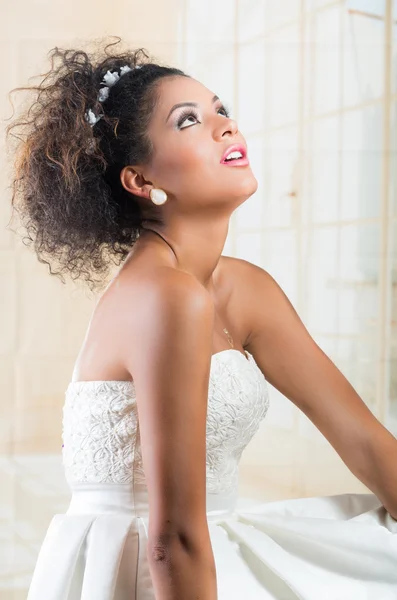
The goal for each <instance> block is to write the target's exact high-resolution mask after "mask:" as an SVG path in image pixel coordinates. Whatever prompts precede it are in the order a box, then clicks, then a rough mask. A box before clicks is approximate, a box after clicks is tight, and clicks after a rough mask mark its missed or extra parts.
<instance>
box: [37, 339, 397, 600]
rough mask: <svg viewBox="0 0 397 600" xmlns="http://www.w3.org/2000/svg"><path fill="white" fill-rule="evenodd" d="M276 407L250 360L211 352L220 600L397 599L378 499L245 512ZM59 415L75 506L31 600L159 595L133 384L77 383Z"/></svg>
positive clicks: (287, 503)
mask: <svg viewBox="0 0 397 600" xmlns="http://www.w3.org/2000/svg"><path fill="white" fill-rule="evenodd" d="M268 405H269V400H268V392H267V383H266V380H265V377H264V376H263V374H262V372H261V370H260V369H259V367H258V365H257V364H256V362H255V360H254V357H253V356H252V355H251V354H249V353H247V356H244V354H242V353H241V352H240V351H239V350H236V349H233V348H231V349H229V350H223V351H221V352H218V353H217V354H214V355H213V356H212V359H211V371H210V381H209V393H208V410H207V516H208V527H209V532H210V536H211V542H212V548H213V553H214V558H215V565H216V572H217V586H218V600H242V599H244V600H270V599H272V600H274V599H277V600H297V599H298V600H320V599H321V600H396V598H397V521H396V520H395V519H394V518H393V517H392V516H391V515H390V514H389V513H388V512H387V511H386V510H385V508H384V507H383V506H382V504H381V502H380V501H379V500H378V499H377V497H376V496H375V495H374V494H353V493H351V494H341V495H335V496H326V497H314V498H298V499H288V500H280V501H275V502H274V501H273V502H265V503H257V504H256V505H252V506H250V507H249V508H245V509H240V508H238V507H237V483H238V463H239V459H240V457H241V454H242V451H243V450H244V448H245V447H246V445H247V444H248V442H249V441H250V440H251V438H252V436H253V435H254V434H255V432H256V431H257V430H258V427H259V424H260V422H261V420H262V419H263V418H264V417H265V415H266V412H267V409H268ZM63 415H64V420H63V441H64V447H63V462H64V468H65V475H66V479H67V481H68V484H69V485H70V488H71V491H72V496H71V502H70V505H69V507H68V510H67V512H66V513H65V514H57V515H55V516H54V517H53V519H52V521H51V523H50V525H49V529H48V532H47V534H46V537H45V539H44V542H43V544H42V547H41V550H40V553H39V556H38V560H37V564H36V568H35V571H34V574H33V579H32V582H31V586H30V590H29V594H28V600H133V599H135V600H149V599H150V600H155V595H154V591H153V588H152V584H151V577H150V570H149V565H148V562H147V557H146V545H147V531H148V495H147V488H146V484H145V473H144V469H143V465H142V457H141V446H140V436H139V421H138V417H137V406H136V401H135V390H134V385H133V383H132V382H128V381H74V382H71V383H70V384H69V386H68V387H67V390H66V394H65V405H64V413H63ZM181 600H182V599H181ZM203 600H205V599H203Z"/></svg>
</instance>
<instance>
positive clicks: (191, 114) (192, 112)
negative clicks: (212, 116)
mask: <svg viewBox="0 0 397 600" xmlns="http://www.w3.org/2000/svg"><path fill="white" fill-rule="evenodd" d="M219 111H223V114H224V115H225V117H227V118H229V117H230V112H229V110H228V109H227V108H226V106H224V105H223V106H220V107H219V108H218V112H219ZM191 117H193V118H194V119H195V120H196V121H198V122H199V123H200V121H199V120H198V114H197V113H196V111H195V110H192V109H187V110H184V111H183V112H182V113H181V115H180V116H179V119H178V121H177V126H178V127H179V129H186V127H181V125H182V123H184V122H185V121H187V119H188V118H191ZM189 127H190V125H189Z"/></svg>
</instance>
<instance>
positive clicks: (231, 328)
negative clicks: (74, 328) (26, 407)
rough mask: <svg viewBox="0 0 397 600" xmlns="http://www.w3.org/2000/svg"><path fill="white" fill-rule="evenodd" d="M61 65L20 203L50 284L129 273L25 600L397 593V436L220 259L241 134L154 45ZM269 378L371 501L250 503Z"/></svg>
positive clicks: (70, 394)
mask: <svg viewBox="0 0 397 600" xmlns="http://www.w3.org/2000/svg"><path fill="white" fill-rule="evenodd" d="M106 50H107V48H106ZM53 53H54V58H57V59H60V60H61V63H60V66H59V67H58V68H57V69H55V68H54V67H53V70H52V72H50V74H49V75H48V83H47V85H46V86H44V85H41V86H40V87H39V88H38V89H39V96H38V101H37V103H36V104H35V105H34V106H33V108H32V111H31V113H30V114H31V115H33V117H32V118H31V119H30V126H31V127H30V129H29V130H28V132H27V135H26V138H25V140H24V141H23V142H22V143H21V147H20V151H19V155H18V160H17V175H16V178H15V181H14V186H15V188H14V196H15V197H13V204H14V205H15V206H17V203H16V198H19V200H20V202H19V206H18V209H19V212H20V213H21V216H22V218H23V219H24V220H25V223H26V226H27V229H28V231H29V233H30V239H31V240H32V241H34V244H35V250H36V252H37V254H38V256H39V258H40V260H44V257H45V256H46V258H47V259H48V261H46V262H49V263H50V261H54V260H55V259H56V260H57V262H58V270H57V271H56V272H57V273H58V274H62V273H64V272H68V273H70V274H72V276H73V277H74V278H76V277H78V276H80V277H83V278H85V279H86V280H87V281H89V283H90V286H91V287H92V288H93V287H95V285H96V282H95V281H94V280H93V279H91V277H90V274H94V273H99V274H102V273H103V272H104V270H105V269H106V266H107V261H106V256H105V255H104V250H106V252H107V253H108V254H110V256H113V257H114V256H116V255H117V254H118V255H119V257H120V261H121V260H123V261H124V262H123V265H122V267H121V268H120V270H119V271H118V272H117V274H116V276H115V277H114V278H113V279H112V281H111V282H110V283H109V284H108V286H107V287H106V289H105V290H104V292H103V294H102V295H101V297H100V299H99V301H98V303H97V305H96V307H95V310H94V313H93V315H92V318H91V321H90V324H89V328H88V331H87V335H86V337H85V340H84V343H83V345H82V348H81V351H80V353H79V356H78V358H77V361H76V365H75V368H74V372H73V376H72V381H71V382H70V383H69V385H68V387H67V390H66V395H65V405H64V420H63V441H64V446H63V460H64V466H65V474H66V478H67V481H68V483H69V485H70V487H71V490H72V498H71V502H70V506H69V508H68V510H67V512H66V514H58V515H55V516H54V518H53V520H52V522H51V524H50V526H49V530H48V532H47V535H46V537H45V540H44V542H43V545H42V548H41V550H40V554H39V557H38V561H37V565H36V568H35V572H34V575H33V579H32V583H31V586H30V591H29V595H28V600H39V599H40V600H43V599H45V600H61V599H62V600H77V599H80V598H81V599H84V600H127V599H132V598H136V599H139V600H147V599H149V598H150V599H154V598H155V599H156V600H181V599H183V600H190V599H191V600H193V599H200V600H215V599H216V598H218V599H219V600H237V599H238V600H241V598H247V599H249V600H259V599H261V600H262V599H269V598H271V599H275V598H277V599H283V600H289V599H294V600H295V599H300V600H314V599H315V600H318V598H320V597H321V598H327V599H329V600H331V599H332V600H337V599H338V600H342V599H343V600H347V599H349V600H351V599H354V600H364V599H367V598H376V599H377V600H386V599H391V598H395V597H397V523H396V516H397V478H396V474H397V468H396V463H397V461H396V459H397V441H396V440H395V438H394V437H393V436H392V435H391V434H390V433H389V432H388V431H387V430H386V429H385V428H384V427H383V426H382V425H381V424H380V423H379V422H378V421H377V420H376V418H375V417H374V416H373V415H372V413H371V412H370V411H369V409H368V408H367V407H366V405H365V404H364V402H363V401H362V400H361V399H360V398H359V396H358V395H357V394H356V392H355V391H354V389H353V388H352V387H351V385H350V384H349V383H348V382H347V380H346V379H345V378H344V377H343V375H342V374H341V373H340V372H339V371H338V369H337V368H336V367H335V366H334V365H333V363H332V362H331V361H330V360H329V359H328V358H327V357H326V356H325V355H324V353H323V352H322V351H321V350H320V349H319V347H318V346H317V345H316V344H315V342H314V341H313V340H312V338H311V337H310V336H309V334H308V332H307V331H306V329H305V327H304V326H303V324H302V322H301V320H300V319H299V317H298V316H297V314H296V312H295V311H294V309H293V307H292V305H291V304H290V303H289V301H288V299H287V298H286V296H285V295H284V293H283V292H282V290H281V288H280V287H279V286H278V285H277V283H276V282H275V281H274V279H272V277H271V276H270V275H269V274H268V273H267V272H266V271H265V270H263V269H261V268H260V267H258V266H255V265H253V264H251V263H249V262H247V261H244V260H239V259H236V258H231V257H226V256H222V255H221V252H222V249H223V246H224V243H225V239H226V236H227V232H228V225H229V219H230V216H231V214H232V213H233V211H234V210H235V209H236V208H237V207H238V206H239V205H241V204H242V203H243V202H244V201H245V200H247V198H249V197H250V196H251V195H252V194H253V193H254V192H255V191H256V189H257V181H256V179H255V177H254V174H253V173H252V170H251V167H250V165H249V160H248V158H247V147H246V143H245V140H244V137H243V135H242V133H241V132H240V131H239V130H238V128H237V123H236V122H235V121H234V120H233V119H232V118H230V116H229V113H228V111H227V110H226V108H225V107H224V106H223V105H222V103H221V101H220V100H219V98H217V97H216V96H214V95H213V92H212V91H210V90H208V89H207V88H206V87H205V86H203V85H202V84H201V83H200V82H198V81H197V80H195V79H193V78H191V77H189V76H187V75H186V74H185V73H183V72H182V71H180V70H178V69H174V68H169V67H164V66H160V65H158V64H156V63H155V62H150V61H149V60H148V58H149V57H148V55H147V53H145V52H144V51H143V50H142V49H139V50H137V51H135V52H124V53H117V52H116V51H115V49H114V50H113V53H111V54H109V53H106V55H105V56H102V57H99V58H98V57H96V58H95V57H93V56H91V57H89V56H88V55H87V54H86V53H85V52H81V51H72V50H67V51H61V50H59V49H58V48H56V49H54V51H53ZM29 117H30V115H29ZM27 120H28V119H26V118H25V123H24V122H22V123H20V124H19V126H20V127H22V128H23V127H26V121H27ZM16 125H17V124H13V125H12V126H10V128H13V127H15V126H16ZM99 283H100V280H99ZM266 380H267V381H269V382H270V383H272V384H273V385H274V386H275V387H276V388H278V389H279V390H280V391H281V392H282V393H283V394H284V395H285V396H286V397H288V398H289V399H290V400H291V401H292V402H293V403H294V404H295V405H297V406H298V407H299V408H300V409H301V410H302V411H303V412H304V413H305V414H306V415H307V416H308V417H309V418H310V419H311V420H312V421H313V423H314V424H315V425H316V426H317V427H318V429H319V430H320V431H321V432H322V433H323V434H324V436H325V437H326V438H327V439H328V440H329V441H330V443H331V444H332V445H333V447H334V448H335V449H336V451H337V452H338V453H339V455H340V456H341V458H342V459H343V461H344V462H345V463H346V465H347V466H348V467H349V468H350V470H351V471H352V472H353V473H354V474H355V475H356V476H357V477H358V478H359V479H361V481H363V482H364V483H365V485H367V486H368V487H369V488H370V489H371V490H372V491H373V494H343V495H336V496H330V497H318V498H306V499H292V500H284V501H278V502H269V503H264V504H258V505H256V506H253V507H250V508H247V509H245V510H241V509H238V508H237V506H236V500H237V498H236V492H237V479H238V462H239V459H240V456H241V453H242V451H243V450H244V448H245V446H246V445H247V444H248V442H249V441H250V440H251V438H252V436H253V435H254V434H255V432H256V431H257V429H258V427H259V424H260V422H261V421H262V419H263V418H264V417H265V415H266V412H267V409H268V395H267V387H266Z"/></svg>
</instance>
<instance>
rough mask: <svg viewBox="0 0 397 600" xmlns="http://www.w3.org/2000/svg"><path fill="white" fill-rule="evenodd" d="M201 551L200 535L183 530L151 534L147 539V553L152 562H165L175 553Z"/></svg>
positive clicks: (191, 553) (189, 553) (195, 553)
mask: <svg viewBox="0 0 397 600" xmlns="http://www.w3.org/2000/svg"><path fill="white" fill-rule="evenodd" d="M202 551H203V540H202V536H201V537H200V538H199V536H197V535H192V534H187V533H186V532H183V531H175V532H173V533H170V532H167V533H158V534H152V535H151V536H150V538H149V541H148V554H149V556H150V558H151V560H153V562H154V563H162V562H167V561H169V560H170V558H171V557H175V556H176V555H177V554H188V555H197V553H199V552H200V553H202Z"/></svg>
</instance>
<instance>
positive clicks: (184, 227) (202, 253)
mask: <svg viewBox="0 0 397 600" xmlns="http://www.w3.org/2000/svg"><path fill="white" fill-rule="evenodd" d="M143 228H144V231H143V232H142V233H141V234H140V236H139V239H143V240H145V239H147V236H152V235H153V233H154V234H156V233H157V234H158V235H159V236H160V237H161V238H162V239H163V240H164V242H162V241H161V240H160V239H159V240H158V242H159V243H162V244H163V243H165V244H168V246H169V248H170V255H171V258H172V260H173V262H174V265H175V266H176V267H178V268H179V269H181V270H182V271H186V272H187V273H191V274H192V275H193V276H194V277H195V278H196V279H197V280H198V281H200V282H201V283H202V285H203V286H204V287H205V288H207V289H211V288H212V286H213V275H214V271H215V269H216V267H217V266H218V263H219V260H220V257H221V254H222V250H223V247H224V245H225V241H226V237H227V233H228V229H229V218H228V219H223V220H218V221H216V220H214V221H212V222H209V221H208V216H207V218H206V219H205V220H203V221H202V222H200V220H199V219H198V218H197V215H196V216H195V219H194V221H193V219H192V221H191V222H186V220H184V222H183V224H182V223H178V222H175V223H172V224H166V225H160V224H159V223H158V222H156V223H154V222H151V221H149V220H147V221H143Z"/></svg>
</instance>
